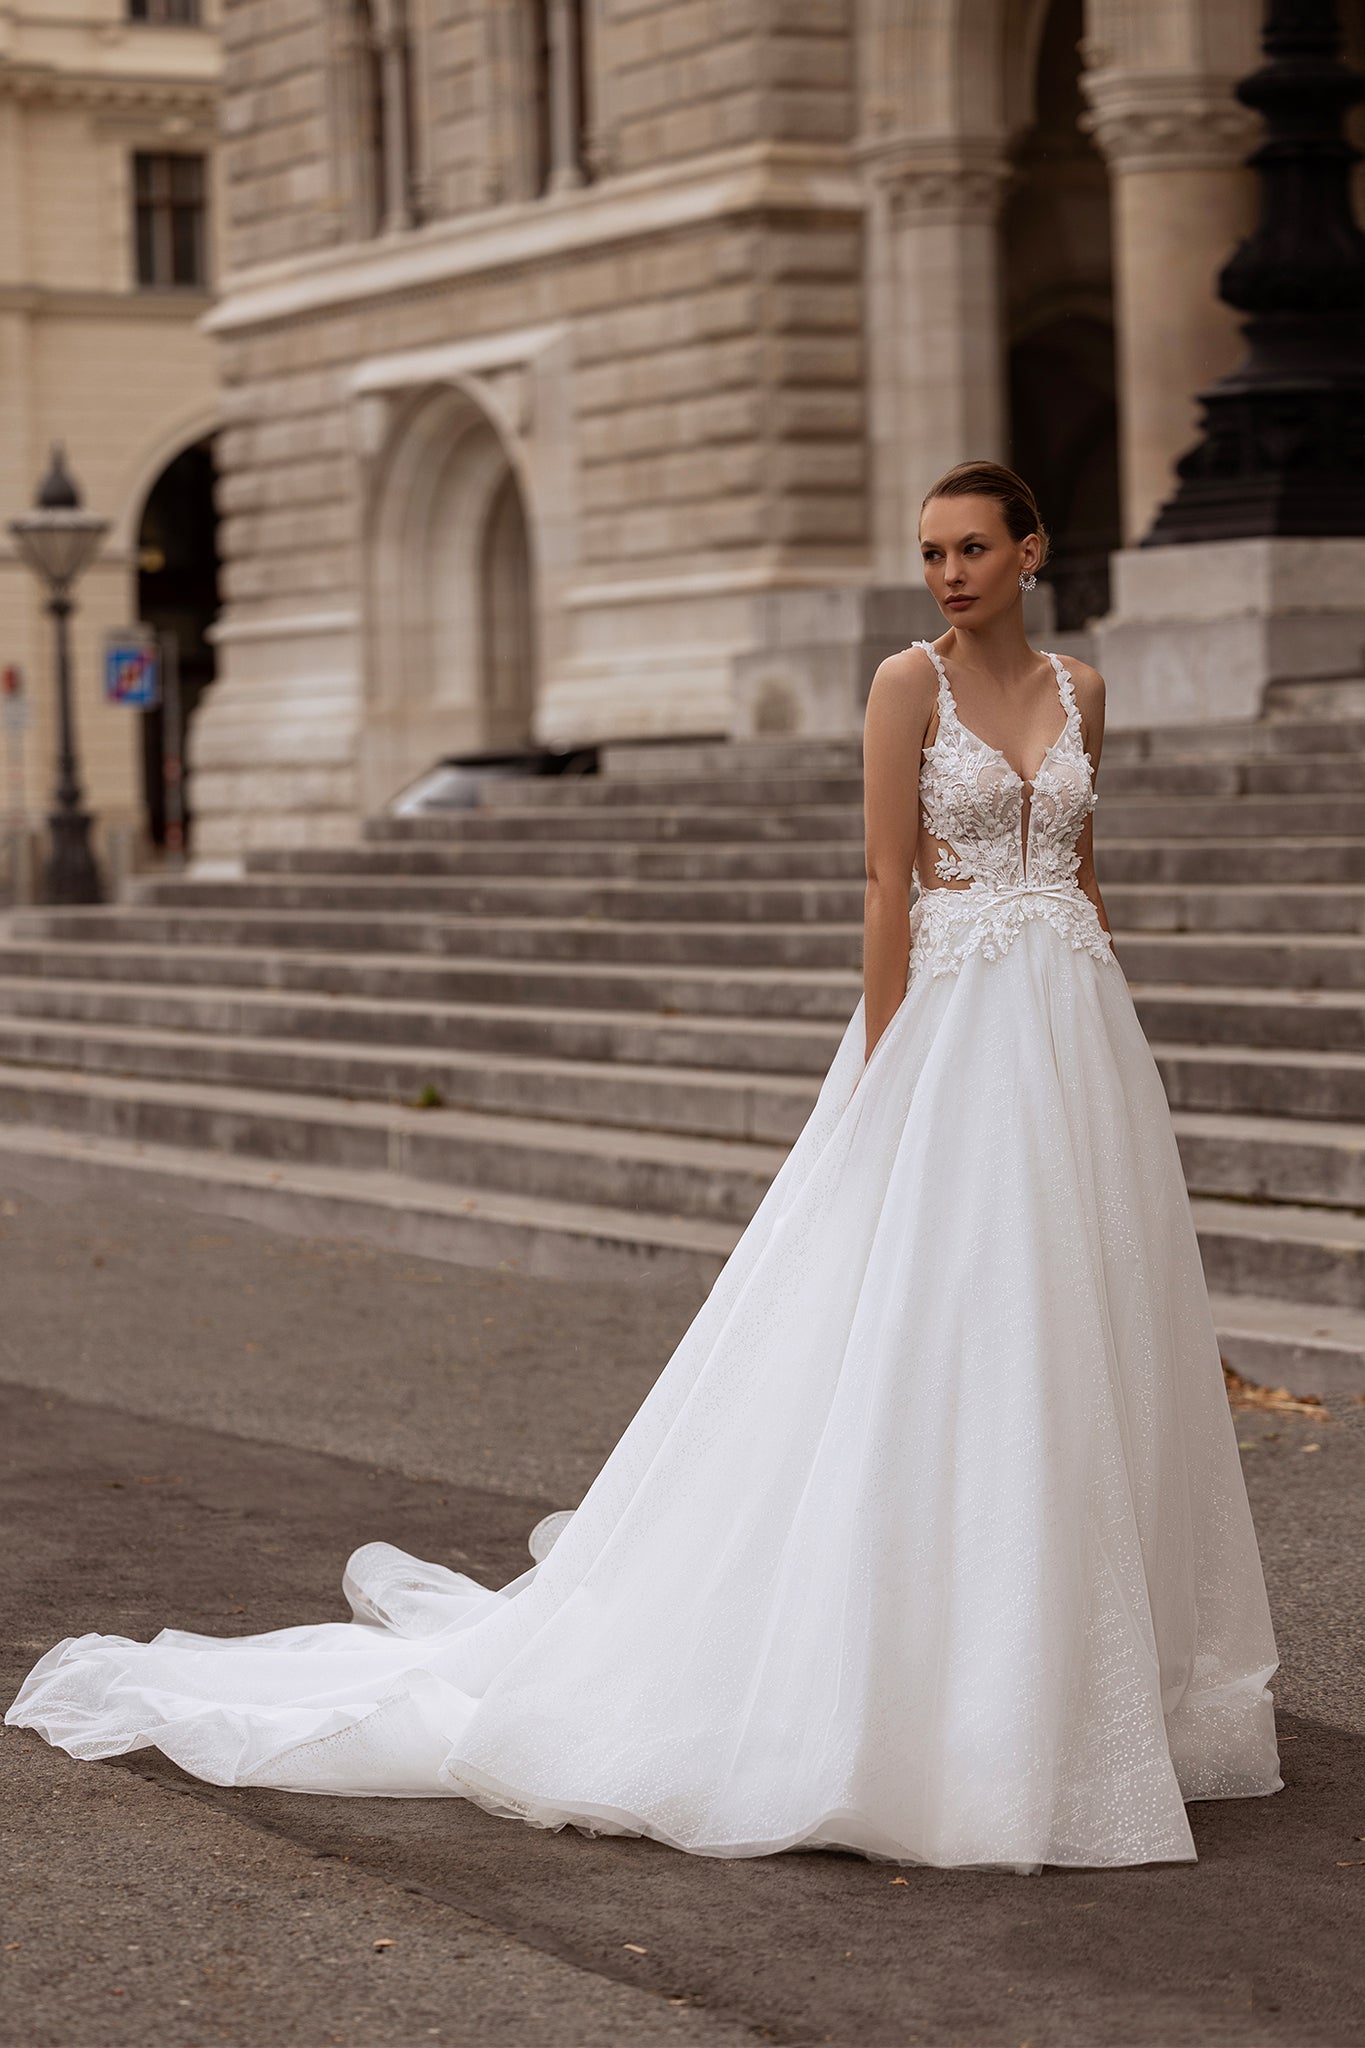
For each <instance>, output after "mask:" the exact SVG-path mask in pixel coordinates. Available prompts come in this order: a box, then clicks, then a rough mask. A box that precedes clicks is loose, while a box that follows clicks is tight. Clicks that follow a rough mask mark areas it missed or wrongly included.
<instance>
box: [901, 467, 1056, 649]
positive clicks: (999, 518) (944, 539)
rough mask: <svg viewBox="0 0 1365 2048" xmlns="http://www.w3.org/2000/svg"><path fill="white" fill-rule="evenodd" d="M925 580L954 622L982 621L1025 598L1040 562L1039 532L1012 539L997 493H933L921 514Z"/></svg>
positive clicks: (920, 536) (936, 600) (974, 622)
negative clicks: (1023, 585) (1027, 579)
mask: <svg viewBox="0 0 1365 2048" xmlns="http://www.w3.org/2000/svg"><path fill="white" fill-rule="evenodd" d="M919 538H920V553H921V554H922V556H923V558H924V581H925V583H926V584H927V585H928V587H929V590H930V592H931V593H932V595H933V598H934V601H935V603H936V604H937V605H938V608H939V610H940V611H941V612H942V613H943V616H944V617H945V618H946V619H950V620H951V621H952V623H953V624H954V625H964V624H965V625H967V626H973V625H981V624H984V623H985V621H986V620H987V619H995V618H999V617H1000V615H1001V613H1002V612H1005V611H1008V609H1009V607H1010V606H1011V605H1014V604H1018V603H1019V602H1020V590H1019V578H1020V577H1021V576H1022V575H1024V574H1025V573H1026V572H1027V571H1029V570H1031V569H1036V568H1037V566H1038V556H1039V553H1040V546H1039V541H1038V536H1037V534H1034V533H1031V534H1028V535H1027V536H1026V537H1025V539H1023V540H1012V539H1011V537H1010V534H1009V530H1008V528H1007V527H1006V525H1005V520H1004V514H1003V512H1002V510H1001V507H1000V504H999V501H998V500H997V499H995V498H931V499H930V500H929V502H928V504H927V505H926V506H925V508H924V511H923V513H922V514H921V516H920V523H919Z"/></svg>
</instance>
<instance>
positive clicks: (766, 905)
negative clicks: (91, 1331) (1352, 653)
mask: <svg viewBox="0 0 1365 2048" xmlns="http://www.w3.org/2000/svg"><path fill="white" fill-rule="evenodd" d="M605 768H606V772H604V773H603V774H602V775H601V776H599V777H595V778H591V779H581V780H566V781H557V780H529V779H528V780H524V781H508V782H502V783H494V784H491V785H487V786H486V787H485V791H484V795H483V798H482V801H481V803H480V805H479V807H478V808H476V809H471V810H453V811H450V812H447V813H441V814H428V815H423V816H420V817H415V818H392V817H389V818H378V819H375V820H373V821H372V822H371V823H370V824H369V825H368V827H367V828H366V833H365V837H364V840H363V842H362V843H361V844H359V845H356V846H352V847H340V848H338V847H330V848H324V849H316V850H309V849H297V850H296V849H289V850H281V851H271V852H261V853H257V854H255V855H253V856H251V857H250V859H249V861H248V863H247V871H246V873H245V875H243V876H242V877H240V878H236V879H210V878H207V877H205V878H188V879H157V880H149V881H144V882H142V883H140V884H138V885H137V886H136V888H135V890H134V891H133V893H132V894H131V896H130V897H129V898H128V900H126V901H125V902H124V903H122V904H121V905H119V906H117V907H114V908H110V909H106V910H98V911H57V910H42V911H29V912H22V913H16V914H15V915H14V916H12V917H11V919H10V920H9V923H8V928H7V931H6V933H5V936H4V938H3V941H0V1165H2V1166H3V1168H4V1169H5V1170H6V1171H7V1172H8V1175H9V1178H10V1179H11V1180H19V1179H24V1178H25V1177H27V1179H28V1180H29V1182H30V1183H31V1182H32V1180H33V1177H35V1176H37V1177H38V1178H39V1179H40V1180H41V1181H43V1182H45V1183H51V1182H53V1181H54V1180H55V1181H61V1180H63V1179H66V1180H73V1179H74V1180H76V1181H77V1182H78V1183H79V1184H81V1185H84V1186H88V1187H100V1188H104V1189H106V1190H108V1191H109V1192H110V1193H112V1194H115V1195H116V1194H117V1193H118V1192H119V1191H133V1190H138V1191H143V1192H146V1193H149V1194H153V1195H158V1196H163V1197H169V1198H171V1199H174V1200H177V1201H180V1202H182V1203H184V1204H185V1205H187V1206H191V1207H197V1208H202V1209H207V1210H213V1211H217V1212H219V1213H224V1212H226V1213H231V1214H234V1215H239V1216H245V1217H248V1218H253V1219H256V1220H259V1221H262V1222H266V1223H269V1224H272V1225H275V1226H277V1227H285V1228H289V1229H297V1230H306V1231H313V1232H318V1233H322V1234H336V1233H346V1234H352V1235H360V1236H365V1237H370V1238H373V1239H375V1240H378V1241H382V1242H385V1243H389V1244H392V1245H396V1246H401V1247H404V1248H406V1249H409V1250H412V1251H415V1252H421V1253H427V1254H432V1255H435V1256H438V1257H444V1258H452V1259H457V1260H462V1261H466V1262H473V1263H480V1264H484V1263H489V1264H497V1263H500V1262H504V1261H505V1262H508V1263H511V1264H515V1265H516V1266H517V1267H518V1268H520V1269H522V1270H526V1271H530V1272H539V1273H560V1274H563V1273H569V1274H580V1273H594V1274H605V1273H612V1274H615V1273H628V1272H645V1271H649V1270H654V1271H657V1272H658V1273H660V1274H661V1275H669V1276H672V1277H675V1278H679V1279H682V1280H683V1281H685V1282H686V1283H687V1284H695V1285H696V1286H697V1287H698V1288H700V1287H701V1286H702V1285H703V1284H705V1283H706V1282H708V1281H709V1280H710V1278H711V1277H712V1276H713V1275H714V1274H715V1272H716V1271H717V1270H718V1269H719V1266H720V1264H721V1263H722V1261H723V1259H724V1258H725V1256H726V1254H727V1252H728V1251H729V1249H730V1247H731V1246H732V1245H733V1243H734V1242H735V1240H736V1238H737V1236H738V1234H739V1232H740V1230H741V1228H742V1227H743V1224H744V1222H745V1220H746V1219H747V1218H748V1217H749V1215H751V1214H752V1211H753V1209H754V1207H755V1205H756V1203H757V1202H758V1200H759V1199H760V1197H761V1195H762V1192H763V1190H764V1188H765V1187H766V1186H767V1184H768V1181H769V1179H770V1178H771V1176H772V1174H773V1172H774V1171H775V1169H776V1167H777V1166H778V1164H779V1162H780V1160H781V1158H782V1156H783V1152H784V1149H785V1147H786V1145H787V1144H788V1143H789V1141H790V1140H791V1138H792V1137H793V1136H794V1135H795V1133H796V1132H797V1130H798V1129H799V1128H800V1126H801V1124H802V1122H803V1120H804V1119H805V1117H806V1115H807V1114H808V1112H809V1109H810V1106H811V1103H812V1102H813V1100H814V1097H815V1093H816V1090H817V1088H818V1086H819V1081H820V1077H821V1075H822V1074H823V1072H824V1070H825V1067H826V1065H827V1063H828V1061H829V1058H830V1056H831V1054H832V1052H833V1049H834V1047H835V1045H836V1044H837V1042H838V1038H839V1035H840V1032H841V1030H842V1028H843V1026H844V1024H845V1022H846V1021H847V1018H848V1015H849V1013H850V1011H851V1009H852V1007H853V1005H854V1003H855V1002H856V1000H857V995H858V988H859V979H858V960H859V947H860V920H861V912H862V842H861V818H860V811H859V797H860V784H859V774H858V756H857V747H856V744H845V743H839V742H805V743H802V742H788V743H778V742H756V743H751V744H740V745H734V746H720V745H717V746H673V747H664V746H659V747H651V748H637V749H630V750H624V749H623V750H615V751H614V752H610V753H609V754H608V756H607V760H606V764H605ZM1100 786H1101V792H1102V802H1101V805H1100V809H1099V811H1098V812H1097V814H1096V827H1097V839H1098V843H1099V849H1100V850H1099V856H1098V858H1099V868H1100V874H1101V879H1102V882H1103V885H1104V890H1105V899H1106V902H1107V904H1108V906H1109V910H1110V916H1111V919H1112V922H1113V924H1114V927H1115V931H1116V934H1117V936H1118V946H1119V952H1120V956H1121V959H1122V962H1123V965H1124V968H1125V971H1126V973H1127V975H1128V977H1129V980H1130V983H1131V984H1132V987H1133V993H1134V997H1135V1000H1136V1002H1137V1006H1138V1010H1139V1013H1140V1015H1141V1017H1142V1021H1143V1025H1144V1027H1145V1029H1146V1031H1147V1034H1148V1037H1149V1039H1150V1040H1151V1042H1152V1045H1153V1048H1154V1050H1155V1052H1156V1055H1157V1058H1158V1061H1159V1064H1160V1067H1161V1071H1162V1075H1163V1078H1164V1080H1165V1083H1166V1088H1167V1091H1168V1094H1169V1096H1170V1100H1171V1104H1172V1109H1173V1112H1174V1114H1175V1118H1176V1126H1177V1131H1178V1134H1179V1140H1180V1146H1181V1151H1182V1155H1183V1158H1184V1161H1185V1166H1186V1171H1187V1176H1188V1180H1189V1184H1190V1189H1191V1194H1192V1197H1193V1200H1194V1208H1195V1216H1196V1221H1197V1224H1198V1229H1199V1235H1200V1242H1201V1246H1202V1249H1203V1254H1204V1259H1205V1264H1206V1269H1207V1272H1208V1276H1209V1282H1210V1286H1211V1289H1212V1290H1213V1293H1214V1297H1215V1308H1216V1313H1217V1318H1218V1322H1219V1327H1220V1330H1221V1332H1222V1336H1223V1341H1224V1350H1225V1355H1226V1357H1227V1359H1228V1362H1229V1363H1230V1364H1232V1365H1234V1366H1235V1367H1236V1368H1237V1370H1238V1371H1240V1372H1242V1373H1244V1374H1245V1375H1246V1376H1248V1377H1250V1378H1255V1379H1262V1380H1265V1379H1270V1380H1274V1381H1280V1380H1289V1381H1291V1382H1293V1383H1295V1384H1297V1385H1298V1386H1299V1387H1300V1388H1301V1389H1305V1390H1307V1389H1317V1390H1319V1391H1331V1390H1334V1389H1337V1388H1341V1387H1355V1388H1359V1389H1362V1390H1365V686H1361V685H1359V684H1342V685H1331V684H1325V685H1324V684H1319V685H1301V686H1297V687H1295V688H1284V687H1282V688H1281V689H1280V690H1279V692H1278V693H1277V694H1275V696H1274V698H1273V701H1272V702H1271V703H1270V704H1269V705H1268V715H1267V716H1266V717H1265V718H1263V719H1262V720H1260V721H1258V722H1256V723H1255V724H1251V725H1239V726H1228V725H1222V726H1207V727H1200V726H1195V727H1183V728H1179V729H1175V728H1172V729H1168V730H1160V731H1150V732H1138V733H1123V732H1114V733H1111V735H1110V736H1109V739H1108V741H1107V743H1106V747H1105V760H1104V767H1103V771H1102V775H1101V785H1100Z"/></svg>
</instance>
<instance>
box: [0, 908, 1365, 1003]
mask: <svg viewBox="0 0 1365 2048" xmlns="http://www.w3.org/2000/svg"><path fill="white" fill-rule="evenodd" d="M10 930H11V933H12V935H13V938H14V940H15V942H16V943H18V944H21V945H31V944H39V943H48V942H56V943H59V944H68V943H80V944H108V945H119V946H122V945H130V946H140V947H146V946H155V947H161V946H170V947H185V948H197V947H203V946H210V947H216V948H221V949H226V948H230V947H231V948H236V947H245V948H249V949H262V950H264V949H270V950H274V949H278V950H280V951H283V952H293V951H302V952H314V953H337V954H340V953H347V954H352V955H364V954H368V953H381V954H389V955H397V954H399V953H403V954H406V955H408V956H410V957H413V958H421V957H423V956H428V957H429V956H431V955H436V956H438V957H440V958H442V959H474V958H478V959H489V960H505V961H514V960H515V961H528V962H530V961H535V962H551V961H560V962H584V963H591V962H603V963H605V962H617V963H625V964H639V965H641V966H644V965H653V966H667V967H673V968H680V967H685V966H701V967H714V968H716V969H717V970H719V969H722V968H730V967H739V968H746V967H753V968H759V967H772V968H786V969H790V970H792V971H794V972H805V971H811V970H839V969H842V970H845V971H847V972H851V973H854V974H857V973H859V972H860V970H861V959H862V934H861V930H860V928H859V927H858V926H857V925H856V924H853V923H851V922H850V923H848V924H845V925H797V924H763V925H743V924H715V925H699V924H682V923H678V924H667V923H654V924H648V923H646V924H639V923H630V922H625V921H623V922H621V923H619V924H618V923H608V922H603V921H594V920H592V919H577V920H576V919H567V918H566V919H558V918H507V919H501V920H496V921H495V920H493V919H491V918H484V917H465V918H456V917H440V918H428V917H423V916H421V915H419V914H416V913H412V914H409V915H406V916H403V915H398V914H393V915H390V916H387V917H374V918H366V917H361V916H358V915H356V914H348V913H345V912H340V911H334V912H332V913H331V914H327V915H324V914H322V913H321V912H294V911H281V912H278V913H274V914H271V913H268V912H256V911H250V910H242V911H240V912H239V911H214V910H198V911H195V912H193V913H190V912H182V911H176V910H173V909H135V908H111V909H107V910H51V909H49V910H30V911H21V912H17V913H15V914H14V915H13V916H12V917H11V920H10ZM1118 950H1119V954H1120V957H1121V959H1122V961H1123V965H1124V969H1125V971H1126V972H1127V974H1128V975H1129V977H1130V979H1133V980H1141V981H1143V982H1147V983H1158V982H1166V981H1174V982H1181V983H1211V984H1213V983H1216V984H1218V985H1219V986H1232V985H1237V984H1250V985H1253V986H1260V985H1262V984H1264V985H1266V986H1274V985H1284V986H1290V987H1299V988H1316V987H1322V988H1353V987H1355V988H1358V987H1360V986H1362V958H1361V950H1362V949H1361V946H1360V943H1359V941H1358V940H1357V939H1355V938H1354V937H1343V936H1337V935H1334V934H1330V933H1328V934H1323V935H1310V936H1307V937H1303V936H1300V935H1298V934H1289V933H1284V934H1275V933H1271V934H1267V935H1266V936H1265V937H1264V938H1253V937H1249V936H1245V935H1241V934H1237V933H1227V932H1210V933H1189V932H1162V933H1141V932H1123V933H1120V934H1119V938H1118Z"/></svg>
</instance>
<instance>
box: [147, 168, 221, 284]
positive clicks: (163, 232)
mask: <svg viewBox="0 0 1365 2048" xmlns="http://www.w3.org/2000/svg"><path fill="white" fill-rule="evenodd" d="M207 193H208V176H207V165H206V162H205V159H204V158H203V157H202V156H196V155H191V154H189V153H188V152H185V151H162V152H155V153H153V152H151V151H145V150H139V151H138V152H137V154H136V155H135V156H134V158H133V246H134V253H135V261H136V269H137V281H138V284H139V285H140V286H141V287H142V289H143V290H146V291H158V290H160V291H166V290H177V289H178V290H195V289H198V290H202V289H203V288H204V287H205V285H207V283H208V196H207Z"/></svg>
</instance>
